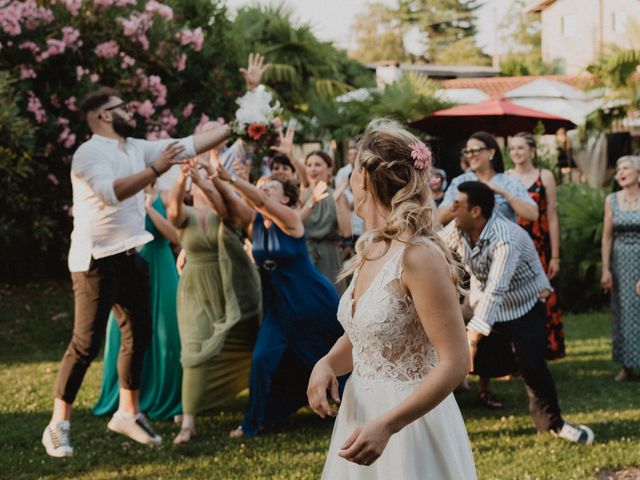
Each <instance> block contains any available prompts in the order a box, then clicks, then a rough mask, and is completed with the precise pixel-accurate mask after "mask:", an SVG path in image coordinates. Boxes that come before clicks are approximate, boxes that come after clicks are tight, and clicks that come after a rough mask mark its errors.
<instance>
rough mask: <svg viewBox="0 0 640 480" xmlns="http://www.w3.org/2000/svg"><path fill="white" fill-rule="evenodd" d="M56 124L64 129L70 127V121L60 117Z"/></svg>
mask: <svg viewBox="0 0 640 480" xmlns="http://www.w3.org/2000/svg"><path fill="white" fill-rule="evenodd" d="M56 124H57V125H62V126H63V127H65V126H67V125H69V119H68V118H64V117H58V120H56Z"/></svg>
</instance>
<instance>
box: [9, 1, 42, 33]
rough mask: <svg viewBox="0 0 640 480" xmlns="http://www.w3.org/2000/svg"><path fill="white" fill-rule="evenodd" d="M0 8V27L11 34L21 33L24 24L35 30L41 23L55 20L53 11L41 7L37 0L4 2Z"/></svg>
mask: <svg viewBox="0 0 640 480" xmlns="http://www.w3.org/2000/svg"><path fill="white" fill-rule="evenodd" d="M4 3H5V4H4V5H3V6H2V8H0V28H1V29H2V30H3V31H4V32H5V33H6V34H8V35H10V36H16V35H20V34H21V33H22V25H24V26H25V27H26V28H27V29H28V30H34V29H35V28H37V27H38V26H39V25H41V24H46V23H51V22H52V21H53V19H54V18H53V12H52V11H51V10H50V9H48V8H46V7H41V6H39V5H38V3H37V2H36V1H35V0H26V1H23V2H4Z"/></svg>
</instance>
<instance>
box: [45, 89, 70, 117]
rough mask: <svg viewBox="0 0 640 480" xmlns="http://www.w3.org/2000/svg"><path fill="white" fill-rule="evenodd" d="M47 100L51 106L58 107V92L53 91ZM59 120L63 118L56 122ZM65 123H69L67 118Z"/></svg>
mask: <svg viewBox="0 0 640 480" xmlns="http://www.w3.org/2000/svg"><path fill="white" fill-rule="evenodd" d="M49 102H50V103H51V106H52V107H55V108H60V100H58V94H56V93H54V94H53V95H51V97H49ZM61 120H64V119H59V120H58V122H60V121H61ZM67 123H69V121H68V120H67Z"/></svg>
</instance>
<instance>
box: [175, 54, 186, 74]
mask: <svg viewBox="0 0 640 480" xmlns="http://www.w3.org/2000/svg"><path fill="white" fill-rule="evenodd" d="M173 66H174V67H175V68H176V70H178V71H179V72H182V71H183V70H184V69H185V68H186V66H187V55H186V54H184V53H183V54H182V55H180V57H178V60H177V61H176V62H175V63H174V64H173Z"/></svg>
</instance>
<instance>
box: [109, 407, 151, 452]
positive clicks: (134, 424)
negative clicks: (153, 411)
mask: <svg viewBox="0 0 640 480" xmlns="http://www.w3.org/2000/svg"><path fill="white" fill-rule="evenodd" d="M107 428H108V429H109V430H111V431H112V432H116V433H121V434H122V435H126V436H127V437H129V438H131V439H133V440H135V441H136V442H139V443H144V444H145V445H160V443H162V437H160V435H158V434H157V433H156V432H155V431H154V430H153V428H151V425H149V422H147V419H146V417H145V416H144V415H143V414H142V413H138V414H135V415H134V414H132V413H126V412H121V411H117V412H116V413H114V414H113V417H111V420H110V421H109V424H108V425H107Z"/></svg>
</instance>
